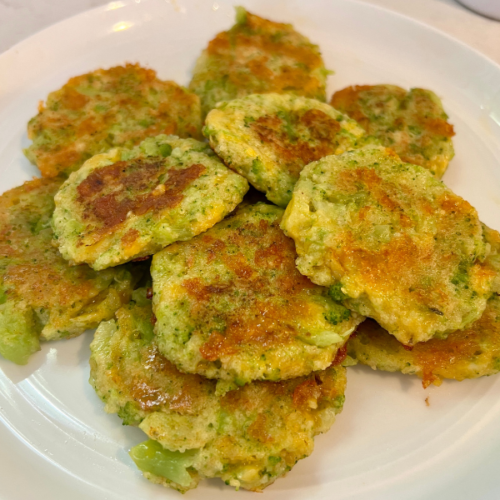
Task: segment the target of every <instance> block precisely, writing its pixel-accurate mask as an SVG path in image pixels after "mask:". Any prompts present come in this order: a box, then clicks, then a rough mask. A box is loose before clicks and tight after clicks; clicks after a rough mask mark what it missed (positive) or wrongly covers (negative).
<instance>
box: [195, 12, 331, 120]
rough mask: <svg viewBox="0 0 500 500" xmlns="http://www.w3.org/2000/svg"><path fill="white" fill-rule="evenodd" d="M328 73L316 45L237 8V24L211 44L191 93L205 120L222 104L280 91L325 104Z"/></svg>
mask: <svg viewBox="0 0 500 500" xmlns="http://www.w3.org/2000/svg"><path fill="white" fill-rule="evenodd" d="M327 74H328V71H327V70H326V69H325V66H324V63H323V59H322V57H321V54H320V51H319V48H318V46H317V45H314V44H312V43H311V42H310V41H309V39H308V38H306V37H305V36H303V35H301V34H300V33H297V32H296V31H295V30H294V29H293V27H292V25H290V24H282V23H275V22H273V21H269V20H267V19H263V18H262V17H259V16H256V15H254V14H251V13H250V12H247V11H245V9H243V8H242V7H237V16H236V24H235V25H234V26H233V27H232V28H231V29H230V30H229V31H223V32H222V33H219V34H218V35H217V36H216V37H215V38H214V39H213V40H211V41H210V42H209V44H208V47H207V49H205V50H204V51H203V52H202V54H201V56H200V57H199V59H198V61H197V63H196V67H195V69H194V73H193V79H192V80H191V83H190V84H189V88H190V89H191V90H192V91H193V92H195V93H196V94H197V95H198V96H199V97H200V99H201V106H202V112H203V115H206V114H207V113H208V112H209V111H210V110H211V109H213V108H214V107H215V105H216V104H217V103H218V102H220V101H229V100H231V99H236V98H241V97H244V96H247V95H249V94H263V93H268V92H277V93H287V94H295V95H300V96H304V97H311V98H313V99H318V100H320V101H325V100H326V95H325V83H326V75H327Z"/></svg>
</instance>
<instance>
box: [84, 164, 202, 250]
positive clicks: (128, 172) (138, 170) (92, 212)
mask: <svg viewBox="0 0 500 500" xmlns="http://www.w3.org/2000/svg"><path fill="white" fill-rule="evenodd" d="M205 170H206V168H205V167H204V166H203V165H201V164H194V165H191V166H189V167H187V168H179V169H175V168H170V169H168V166H167V165H166V162H165V160H164V159H160V158H147V159H140V158H139V159H136V160H131V161H119V162H117V163H114V164H112V165H108V166H105V167H102V168H98V169H96V170H94V171H93V172H91V174H90V175H89V176H88V177H87V178H86V179H84V180H83V181H82V182H81V183H80V185H79V186H78V187H77V192H78V202H79V203H81V204H82V205H83V206H84V219H86V220H88V221H89V222H90V221H94V222H97V225H98V226H99V228H98V229H97V230H96V232H97V233H98V234H106V233H108V232H109V231H110V230H111V229H112V228H114V227H116V226H117V225H119V224H121V223H122V222H124V221H125V219H126V218H127V216H128V214H129V213H132V214H135V215H144V214H145V213H147V212H150V211H152V212H155V213H156V212H159V211H161V210H164V209H166V208H175V207H176V206H177V205H178V204H179V203H180V202H181V201H182V200H183V198H184V195H183V191H184V190H185V189H186V188H187V187H188V186H189V185H190V184H191V183H192V182H193V181H195V180H196V179H197V178H198V177H200V176H201V175H202V174H203V172H204V171H205ZM165 176H167V180H166V181H165V182H162V181H161V179H162V178H164V177H165ZM132 241H133V240H131V241H130V243H131V242H132Z"/></svg>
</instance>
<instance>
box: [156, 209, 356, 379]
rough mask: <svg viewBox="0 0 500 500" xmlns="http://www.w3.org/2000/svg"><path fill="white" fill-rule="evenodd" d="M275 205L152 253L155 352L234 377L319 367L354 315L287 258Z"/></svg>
mask: <svg viewBox="0 0 500 500" xmlns="http://www.w3.org/2000/svg"><path fill="white" fill-rule="evenodd" d="M282 214H283V210H281V209H279V208H278V207H275V206H272V205H266V204H264V203H258V204H256V205H250V206H243V207H239V208H238V210H236V212H235V213H233V214H232V215H231V216H230V217H228V218H226V219H225V220H224V221H222V222H220V223H219V224H217V225H215V226H214V227H213V228H212V229H210V230H208V231H207V232H206V233H204V234H203V235H200V236H198V237H196V238H193V239H192V240H190V241H186V242H182V243H178V244H174V245H171V246H170V247H167V248H166V249H165V250H163V251H162V252H160V253H158V254H156V255H155V256H154V257H153V264H152V267H151V272H152V276H153V291H154V298H153V304H154V306H153V309H154V312H155V315H156V318H157V322H156V325H155V333H156V335H157V344H158V347H159V349H160V351H161V352H162V353H163V354H164V355H165V356H166V357H167V358H168V359H169V360H170V361H172V362H173V363H175V364H176V365H177V366H178V367H179V369H181V370H182V371H184V372H187V373H198V374H201V375H204V376H206V377H209V378H219V379H224V380H226V381H228V382H236V383H237V384H240V385H241V384H244V383H248V382H249V381H251V380H256V379H260V380H262V379H264V380H283V379H289V378H293V377H298V376H302V375H307V374H308V373H310V372H311V371H315V370H322V369H325V368H326V367H327V366H328V365H330V363H331V362H332V360H333V359H334V357H335V355H336V353H337V351H338V350H339V349H340V348H341V347H342V346H343V345H344V343H345V342H346V340H347V338H348V336H349V334H350V333H351V332H352V331H353V330H354V328H355V327H356V325H357V324H358V323H359V321H360V320H361V318H360V317H359V316H358V315H357V314H355V313H350V312H349V311H348V310H347V309H346V308H344V307H343V306H341V305H340V304H337V303H335V302H334V301H333V300H332V299H331V298H330V297H329V296H328V290H327V289H326V288H323V287H319V286H317V285H314V284H313V283H311V281H309V279H307V278H306V277H305V276H302V275H301V274H300V273H299V272H298V271H297V269H296V266H295V258H296V256H297V255H296V253H295V248H294V244H293V241H292V240H291V239H290V238H287V237H286V236H285V235H284V234H283V232H282V231H281V229H280V228H279V222H280V220H281V216H282Z"/></svg>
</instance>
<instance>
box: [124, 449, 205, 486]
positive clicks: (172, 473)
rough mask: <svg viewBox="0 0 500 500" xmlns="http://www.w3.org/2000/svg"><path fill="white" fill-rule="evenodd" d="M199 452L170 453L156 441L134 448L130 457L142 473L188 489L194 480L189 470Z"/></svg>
mask: <svg viewBox="0 0 500 500" xmlns="http://www.w3.org/2000/svg"><path fill="white" fill-rule="evenodd" d="M196 451H197V450H188V451H186V452H184V453H181V452H180V451H170V450H166V449H165V448H163V446H162V445H161V444H159V443H157V442H156V441H152V440H151V439H150V440H149V441H144V442H143V443H140V444H138V445H137V446H134V447H133V448H132V449H131V450H130V452H129V455H130V456H131V458H132V460H133V461H134V462H135V464H136V465H137V467H138V468H139V469H140V470H141V471H142V472H149V473H151V474H154V475H155V476H160V477H164V478H166V479H169V480H170V481H173V482H174V483H177V484H178V485H180V486H183V487H188V486H189V485H190V484H191V481H192V478H191V476H190V474H189V472H188V471H187V468H188V467H190V466H191V465H192V464H193V460H194V456H195V454H196Z"/></svg>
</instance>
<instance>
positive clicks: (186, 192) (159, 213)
mask: <svg viewBox="0 0 500 500" xmlns="http://www.w3.org/2000/svg"><path fill="white" fill-rule="evenodd" d="M247 190H248V183H247V181H246V180H245V179H244V178H243V177H241V176H240V175H238V174H236V173H234V172H232V171H231V170H229V169H228V168H226V167H225V166H224V165H223V164H222V163H221V162H220V161H219V159H218V158H217V157H216V156H215V155H214V154H213V152H212V150H211V149H210V148H209V147H208V146H207V145H206V144H204V143H202V142H199V141H196V140H194V139H179V138H178V137H176V136H165V135H160V136H158V137H155V138H148V139H146V140H145V141H143V142H142V143H141V144H140V145H139V146H137V147H135V148H134V149H132V150H129V149H120V148H117V149H112V150H111V151H109V152H107V153H103V154H100V155H96V156H94V157H93V158H91V159H90V160H88V161H87V162H86V163H85V164H84V165H83V166H82V168H81V169H80V170H78V171H77V172H73V173H72V174H71V175H70V177H69V178H68V180H67V181H66V182H65V183H64V184H63V185H62V187H61V189H60V191H59V193H58V194H57V195H56V197H55V203H56V208H55V211H54V217H53V227H54V233H55V238H56V239H55V243H56V244H57V245H58V247H59V250H60V252H61V254H62V255H63V257H64V258H66V259H67V260H69V261H71V262H73V263H77V264H78V263H82V262H85V263H88V264H89V265H90V266H91V267H93V268H94V269H97V270H101V269H105V268H108V267H111V266H117V265H119V264H122V263H124V262H128V261H130V260H134V259H138V258H143V257H146V256H148V255H152V254H154V253H155V252H158V251H159V250H161V249H162V248H164V247H165V246H167V245H169V244H171V243H173V242H175V241H178V240H188V239H190V238H192V237H193V236H194V235H196V234H199V233H201V232H203V231H206V230H207V229H208V228H210V227H212V226H213V225H214V224H215V223H216V222H219V221H220V220H221V219H223V218H224V217H225V216H226V215H227V214H228V213H229V212H231V211H232V210H233V209H234V208H235V207H236V206H237V205H238V203H240V201H241V200H242V199H243V196H244V195H245V193H246V192H247Z"/></svg>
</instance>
